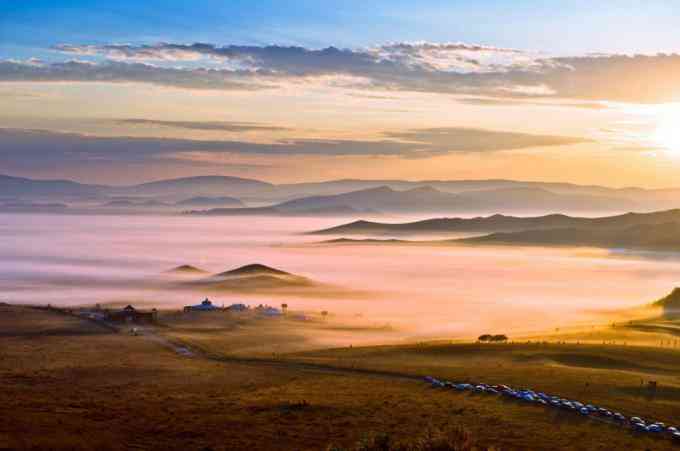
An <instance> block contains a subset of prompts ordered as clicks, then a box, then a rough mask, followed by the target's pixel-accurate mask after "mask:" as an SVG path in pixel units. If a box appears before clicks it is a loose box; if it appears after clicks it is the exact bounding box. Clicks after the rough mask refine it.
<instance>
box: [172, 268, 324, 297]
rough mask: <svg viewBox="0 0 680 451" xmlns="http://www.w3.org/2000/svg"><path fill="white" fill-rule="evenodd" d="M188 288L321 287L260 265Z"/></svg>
mask: <svg viewBox="0 0 680 451" xmlns="http://www.w3.org/2000/svg"><path fill="white" fill-rule="evenodd" d="M182 284H183V285H184V286H185V287H187V288H193V289H201V290H209V291H218V292H219V291H238V292H246V291H267V292H269V291H286V290H288V291H290V290H293V291H295V290H299V289H307V288H314V287H320V286H321V285H320V284H318V283H316V282H314V281H312V280H311V279H308V278H306V277H303V276H298V275H295V274H291V273H289V272H286V271H282V270H280V269H276V268H272V267H269V266H266V265H262V264H259V263H254V264H249V265H245V266H241V267H238V268H235V269H231V270H228V271H224V272H221V273H219V274H214V275H211V276H208V277H202V278H199V279H195V280H191V281H186V282H182Z"/></svg>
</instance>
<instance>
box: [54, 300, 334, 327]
mask: <svg viewBox="0 0 680 451" xmlns="http://www.w3.org/2000/svg"><path fill="white" fill-rule="evenodd" d="M47 309H56V308H55V307H53V306H51V305H48V306H47ZM59 310H62V311H63V312H64V313H68V314H73V315H76V316H79V317H81V318H86V319H89V320H92V321H97V322H102V323H110V324H112V325H124V324H131V325H151V324H156V323H158V319H159V311H158V309H156V308H151V309H145V310H143V309H139V308H136V307H134V306H133V305H132V304H128V305H126V306H125V307H123V308H122V309H115V308H107V307H102V305H101V304H96V305H95V306H94V307H83V308H69V309H59ZM181 313H183V314H197V313H198V314H200V313H235V314H247V313H250V314H253V315H255V316H258V317H263V318H279V317H283V316H287V317H289V318H290V319H295V320H298V321H305V320H308V319H310V318H309V317H308V316H307V315H305V314H303V313H299V312H295V313H294V314H292V315H289V310H288V304H286V303H283V304H281V305H280V307H278V308H277V307H273V306H271V305H268V304H258V305H257V306H254V307H251V306H250V305H247V304H244V303H233V304H230V305H228V306H225V305H220V306H218V305H216V304H214V303H213V302H212V301H211V300H210V299H208V298H205V299H204V300H203V301H201V302H200V303H198V304H193V305H186V306H184V307H183V308H182V309H181ZM327 315H328V312H326V311H322V312H321V316H323V317H325V316H327Z"/></svg>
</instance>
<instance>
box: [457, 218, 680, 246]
mask: <svg viewBox="0 0 680 451" xmlns="http://www.w3.org/2000/svg"><path fill="white" fill-rule="evenodd" d="M456 242H459V243H464V244H514V245H540V246H591V247H602V248H623V249H649V250H658V251H680V222H664V223H656V224H636V225H632V226H627V227H621V228H596V227H595V228H594V227H591V228H566V229H560V228H558V229H544V230H525V231H521V232H499V233H492V234H490V235H484V236H480V237H474V238H464V239H460V240H456Z"/></svg>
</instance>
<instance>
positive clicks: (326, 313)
mask: <svg viewBox="0 0 680 451" xmlns="http://www.w3.org/2000/svg"><path fill="white" fill-rule="evenodd" d="M321 316H323V318H324V319H326V317H327V316H328V311H326V310H324V311H322V312H321Z"/></svg>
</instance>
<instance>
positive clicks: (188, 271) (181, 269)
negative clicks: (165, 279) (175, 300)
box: [165, 265, 207, 275]
mask: <svg viewBox="0 0 680 451" xmlns="http://www.w3.org/2000/svg"><path fill="white" fill-rule="evenodd" d="M165 272H166V273H167V274H182V275H192V274H197V275H198V274H207V271H204V270H202V269H200V268H197V267H196V266H192V265H180V266H176V267H174V268H172V269H169V270H167V271H165Z"/></svg>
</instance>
